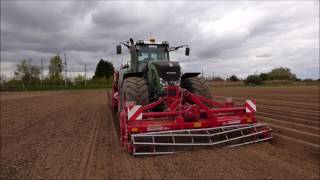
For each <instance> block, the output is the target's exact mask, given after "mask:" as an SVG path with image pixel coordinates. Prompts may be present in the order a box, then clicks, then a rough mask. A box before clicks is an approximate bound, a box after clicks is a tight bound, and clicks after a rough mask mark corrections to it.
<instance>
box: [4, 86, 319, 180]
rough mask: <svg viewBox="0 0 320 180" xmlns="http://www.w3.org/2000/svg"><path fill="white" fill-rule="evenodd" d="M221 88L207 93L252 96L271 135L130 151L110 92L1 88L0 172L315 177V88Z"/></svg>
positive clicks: (23, 175)
mask: <svg viewBox="0 0 320 180" xmlns="http://www.w3.org/2000/svg"><path fill="white" fill-rule="evenodd" d="M228 89H229V88H214V90H213V92H214V95H215V96H218V97H217V99H223V98H224V97H225V96H226V95H227V96H234V97H238V99H236V98H235V99H234V100H236V101H239V103H240V102H241V101H243V99H242V98H247V97H249V96H250V97H251V96H252V97H255V98H256V99H257V101H258V110H259V111H261V114H258V115H259V119H261V120H263V121H266V122H268V123H271V125H272V127H273V128H274V130H275V133H274V134H275V139H274V141H272V142H271V143H260V144H255V145H250V146H243V147H238V148H221V149H219V148H211V149H203V150H194V151H189V152H184V153H176V154H172V155H164V156H154V157H132V156H130V155H129V154H127V153H126V151H124V150H123V149H122V148H121V146H120V143H119V137H118V134H117V129H116V127H115V124H117V119H116V118H114V116H113V115H112V112H111V108H110V92H109V91H103V90H99V91H66V92H63V91H60V92H44V93H43V92H27V93H3V94H1V140H2V143H1V145H2V146H1V179H319V167H320V165H319V155H318V154H317V153H316V152H317V150H318V149H317V148H318V146H319V144H320V143H319V142H318V141H316V140H314V138H316V139H318V136H319V121H320V120H319V101H317V100H316V99H319V97H318V95H317V89H315V88H314V87H304V88H301V89H300V87H298V88H297V90H296V93H294V91H295V90H294V88H292V87H290V88H278V89H277V88H274V89H273V88H269V89H267V90H266V89H263V90H261V89H259V88H252V89H250V88H247V89H246V88H240V90H238V89H239V88H231V90H228ZM248 89H249V90H248ZM279 92H281V93H283V94H282V95H277V94H279ZM259 97H261V98H260V99H259ZM295 97H299V98H295ZM303 99H305V100H306V101H302V100H303ZM277 102H281V103H282V104H277ZM291 102H292V103H293V104H291V106H290V105H288V106H286V103H287V104H290V103H291ZM304 103H310V106H311V107H313V108H311V109H308V108H304V106H302V104H304ZM260 104H261V106H260ZM298 105H299V106H298ZM306 105H308V104H306ZM300 106H301V107H300ZM278 107H279V108H278ZM317 108H318V109H317ZM297 109H298V111H296V110H297ZM273 112H274V113H273ZM277 115H281V116H279V117H281V118H277V117H278V116H277ZM260 116H261V117H260ZM309 129H310V130H309ZM294 133H297V134H298V135H294Z"/></svg>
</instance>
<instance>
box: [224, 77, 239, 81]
mask: <svg viewBox="0 0 320 180" xmlns="http://www.w3.org/2000/svg"><path fill="white" fill-rule="evenodd" d="M227 80H228V81H233V82H236V81H239V79H238V77H237V76H236V75H232V76H230V77H229V78H228V79H227Z"/></svg>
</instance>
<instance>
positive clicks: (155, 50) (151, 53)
mask: <svg viewBox="0 0 320 180" xmlns="http://www.w3.org/2000/svg"><path fill="white" fill-rule="evenodd" d="M138 59H139V61H153V60H169V58H168V51H167V48H166V47H163V46H158V45H144V46H140V49H139V53H138Z"/></svg>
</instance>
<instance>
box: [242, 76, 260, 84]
mask: <svg viewBox="0 0 320 180" xmlns="http://www.w3.org/2000/svg"><path fill="white" fill-rule="evenodd" d="M244 82H245V84H248V85H251V84H253V85H259V84H262V81H261V78H260V76H258V75H249V76H248V77H247V78H246V80H245V81H244Z"/></svg>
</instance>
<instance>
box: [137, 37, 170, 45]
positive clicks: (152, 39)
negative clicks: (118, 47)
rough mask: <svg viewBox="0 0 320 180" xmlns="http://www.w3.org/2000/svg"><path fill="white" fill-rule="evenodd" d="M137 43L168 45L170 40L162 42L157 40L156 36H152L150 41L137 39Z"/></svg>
mask: <svg viewBox="0 0 320 180" xmlns="http://www.w3.org/2000/svg"><path fill="white" fill-rule="evenodd" d="M136 44H137V45H142V44H147V45H149V44H154V45H166V46H169V42H168V41H162V42H156V39H155V38H154V37H150V38H149V41H144V40H137V41H136Z"/></svg>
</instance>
